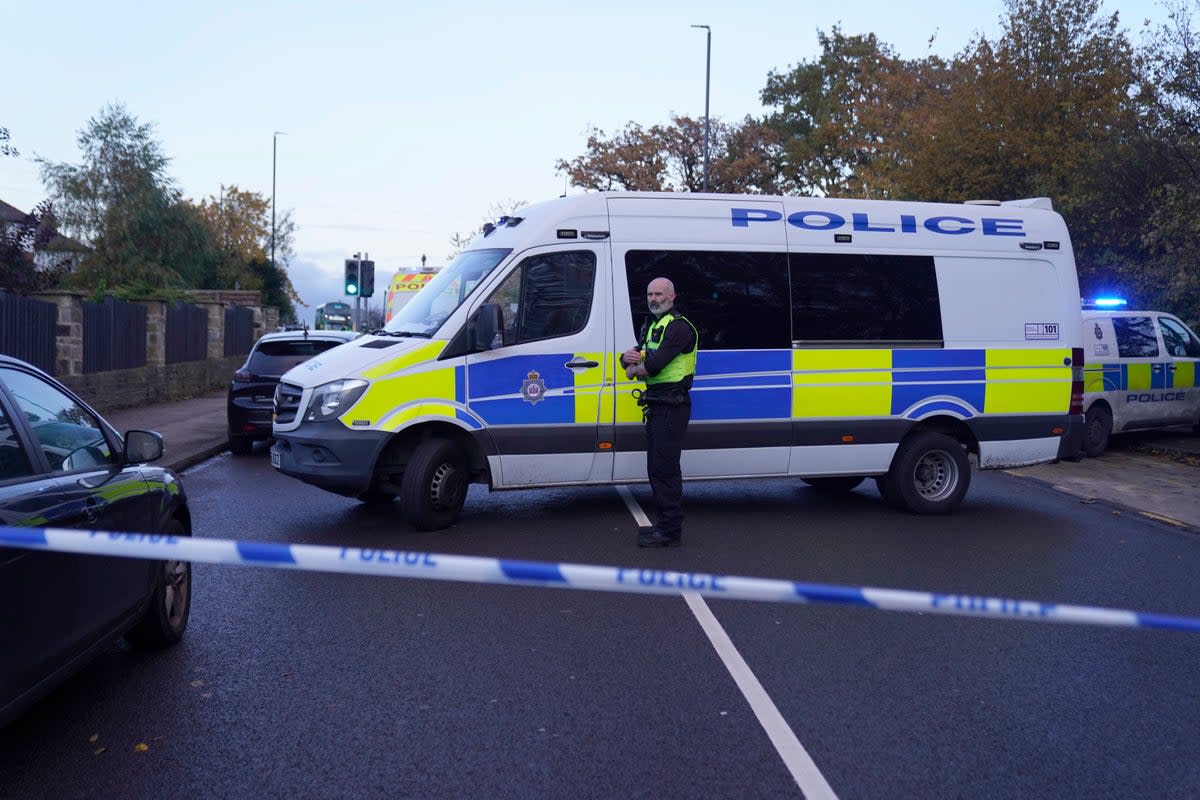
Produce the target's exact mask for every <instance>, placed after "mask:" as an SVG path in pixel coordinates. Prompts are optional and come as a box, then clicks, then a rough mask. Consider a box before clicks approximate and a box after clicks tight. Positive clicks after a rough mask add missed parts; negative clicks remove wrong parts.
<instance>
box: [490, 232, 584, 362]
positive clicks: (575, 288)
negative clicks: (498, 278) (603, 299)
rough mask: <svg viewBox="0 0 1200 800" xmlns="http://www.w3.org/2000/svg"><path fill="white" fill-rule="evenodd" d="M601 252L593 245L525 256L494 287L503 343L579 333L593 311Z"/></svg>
mask: <svg viewBox="0 0 1200 800" xmlns="http://www.w3.org/2000/svg"><path fill="white" fill-rule="evenodd" d="M595 282H596V256H595V254H594V253H592V252H591V251H587V250H584V251H579V252H569V253H546V254H543V255H537V256H532V257H530V258H527V259H525V260H524V261H522V262H521V263H520V264H518V265H517V268H516V269H514V270H513V271H512V272H511V273H510V274H509V276H508V277H507V278H505V279H504V282H503V283H501V284H500V286H499V287H497V288H496V291H494V292H492V295H491V297H489V298H488V302H489V303H495V304H496V305H498V306H500V313H501V317H502V318H501V335H502V339H503V344H504V345H513V344H520V343H521V342H532V341H536V340H538V339H552V338H555V337H557V336H569V335H571V334H573V333H579V332H580V331H581V330H583V328H584V326H585V325H587V321H588V317H589V316H590V314H591V312H592V291H593V287H594V285H595Z"/></svg>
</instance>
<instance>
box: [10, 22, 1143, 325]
mask: <svg viewBox="0 0 1200 800" xmlns="http://www.w3.org/2000/svg"><path fill="white" fill-rule="evenodd" d="M49 9H52V11H48V10H49ZM1102 9H1103V10H1104V11H1105V12H1107V13H1112V12H1117V13H1119V14H1120V20H1121V23H1122V26H1123V27H1125V28H1126V29H1127V30H1128V31H1129V32H1130V37H1131V39H1132V40H1133V41H1134V42H1135V43H1136V42H1140V41H1141V37H1142V30H1143V28H1142V23H1143V21H1144V20H1150V21H1151V22H1152V24H1153V26H1158V25H1161V24H1162V23H1163V22H1165V21H1166V18H1167V12H1166V10H1165V8H1164V7H1163V6H1162V5H1161V0H1104V2H1103V4H1102ZM1003 11H1004V4H1003V2H1002V0H920V2H915V0H910V2H895V0H891V2H884V1H883V0H859V2H856V3H814V2H806V1H805V0H790V2H785V1H783V0H759V2H756V3H731V2H729V0H721V2H716V0H686V1H681V2H677V1H676V0H640V1H639V0H610V1H609V2H606V3H603V4H595V5H593V4H590V3H580V4H568V3H562V2H544V1H543V0H511V2H508V3H494V2H489V3H483V2H474V0H471V1H469V2H456V0H446V1H445V2H440V3H437V2H435V3H428V4H420V5H417V4H414V3H400V2H397V0H378V1H377V0H342V2H336V3H335V2H317V1H316V0H279V1H270V2H264V1H263V0H206V2H203V3H200V2H181V3H174V4H158V5H155V4H146V3H144V2H141V0H138V1H137V2H131V1H130V0H108V2H104V3H96V2H94V0H88V1H87V2H81V1H80V0H65V2H60V3H59V4H57V5H55V6H53V7H48V6H42V5H41V4H39V3H28V2H26V3H17V4H9V5H8V6H7V7H6V8H5V10H4V12H3V14H0V75H3V76H4V79H3V80H2V81H0V127H4V128H8V130H9V133H10V135H11V141H10V142H9V144H10V145H12V146H14V147H16V148H18V149H19V150H20V153H21V155H20V157H19V158H0V200H4V201H5V202H8V203H9V204H11V205H13V206H16V207H17V208H20V209H22V210H30V209H31V208H32V207H33V206H34V205H36V204H37V203H38V202H40V201H42V200H44V199H45V198H46V196H47V193H46V190H45V187H44V185H43V184H42V181H41V178H40V174H39V169H38V167H37V165H36V164H35V163H34V161H33V157H34V156H39V157H42V158H44V159H47V160H49V161H51V162H56V163H62V162H66V163H72V164H78V163H80V161H81V154H80V151H79V148H78V144H77V137H78V134H79V132H80V130H82V129H83V128H84V127H85V126H86V125H87V122H88V120H89V119H91V118H93V117H95V116H97V115H98V114H99V113H100V111H101V110H102V109H103V108H104V107H105V106H106V105H108V104H111V103H120V104H122V105H124V106H125V108H126V110H127V111H128V112H129V113H130V114H132V115H133V116H134V117H135V118H136V119H137V120H138V121H139V122H140V123H151V124H153V126H154V134H155V137H156V139H157V141H158V142H159V144H160V145H161V148H162V152H163V153H164V154H165V155H166V156H168V157H169V158H170V159H171V163H170V166H169V167H168V170H167V172H168V175H169V176H170V177H171V178H173V179H174V180H175V181H176V182H177V183H178V185H179V187H180V189H181V190H182V191H183V194H184V196H185V197H188V198H191V199H193V200H196V201H199V200H202V199H205V198H212V197H216V196H219V194H220V192H221V189H222V187H223V186H224V187H229V186H237V187H238V188H239V189H241V190H243V191H253V192H259V193H260V194H262V195H263V196H264V197H266V198H268V199H270V198H271V197H272V194H273V195H274V200H275V205H276V209H277V213H278V214H280V215H282V214H283V213H284V212H290V213H291V215H292V218H293V220H294V221H295V223H296V226H297V230H296V235H295V248H294V249H295V257H294V258H293V260H292V262H291V265H290V267H289V276H290V277H291V279H292V283H293V285H294V286H295V287H296V289H297V291H298V292H299V294H300V297H301V300H302V301H303V303H305V304H306V305H307V308H305V307H298V308H297V311H298V312H299V316H300V318H301V319H302V320H308V321H310V322H311V318H312V311H313V309H314V308H315V307H316V306H317V305H318V304H320V303H323V302H325V301H327V300H340V299H344V298H343V296H342V284H341V279H342V264H343V260H344V259H346V258H349V257H351V256H353V255H354V254H355V253H364V254H366V255H369V257H370V258H371V259H372V260H373V261H375V264H376V268H375V269H376V287H377V288H376V296H375V298H373V299H372V302H373V304H379V303H381V302H382V295H383V287H385V286H386V282H387V280H388V279H389V278H390V276H391V275H392V274H393V273H394V272H395V271H397V270H400V269H407V268H411V267H414V266H417V265H419V264H420V259H421V256H422V255H425V256H426V257H427V260H428V261H427V263H428V264H429V265H431V266H440V265H443V264H445V262H446V260H447V256H448V255H449V254H450V253H451V252H452V250H453V247H452V245H451V244H450V239H451V237H452V236H454V235H456V234H462V235H466V234H470V233H473V232H476V231H478V229H479V226H480V225H481V224H482V223H483V222H485V221H486V220H487V219H488V217H489V213H490V212H491V210H492V209H493V208H494V207H497V206H502V207H506V208H508V207H515V206H516V205H518V204H524V203H533V202H538V201H541V200H546V199H550V198H553V197H557V196H559V195H561V194H563V193H564V192H568V193H572V194H573V193H577V192H579V191H581V190H579V189H576V188H573V187H568V186H567V185H566V183H565V178H564V176H563V175H562V174H561V173H559V172H558V171H557V170H556V169H555V164H556V162H558V161H559V160H571V159H573V158H575V157H577V156H579V155H582V154H583V153H584V152H585V150H586V141H587V136H588V134H589V132H590V131H591V130H593V129H599V130H602V131H604V132H606V133H607V134H609V135H611V134H614V133H616V132H617V131H619V130H621V129H623V128H624V127H625V126H626V125H627V124H629V123H630V122H637V123H638V124H640V125H643V126H650V125H655V124H660V123H662V124H666V123H669V122H670V119H671V116H672V115H675V114H677V115H682V116H692V117H695V118H698V119H700V118H703V116H704V113H705V89H706V77H705V73H706V66H710V68H711V69H710V74H709V78H708V81H707V86H708V93H709V114H710V116H711V117H712V118H714V119H715V118H720V119H722V120H725V121H728V122H738V121H740V120H742V119H744V118H745V117H746V116H747V115H750V116H756V117H757V116H761V115H763V114H764V113H765V112H766V109H764V108H763V107H762V105H761V104H760V102H759V93H760V92H761V91H762V89H763V87H764V86H765V85H766V81H767V77H768V75H769V74H770V73H771V72H779V73H785V72H787V71H789V70H790V69H791V68H792V67H794V66H795V65H797V64H799V63H801V62H811V61H812V60H814V59H815V58H816V57H817V56H818V55H819V53H820V46H819V43H818V38H817V37H818V31H823V32H826V33H828V32H830V31H831V30H832V29H833V28H834V27H835V26H838V27H840V28H841V30H842V31H843V33H845V34H847V35H853V34H865V33H874V34H875V35H876V36H877V37H878V38H879V39H880V41H882V42H884V43H887V44H888V45H890V46H891V47H892V49H893V50H895V51H896V52H897V53H898V54H899V55H901V56H902V57H905V58H920V57H923V56H926V55H930V54H937V55H941V56H943V57H949V56H952V55H954V54H955V53H958V52H960V51H961V50H962V49H963V48H964V47H965V46H966V45H967V43H968V42H969V41H970V40H971V39H972V38H973V37H974V36H976V35H979V34H982V35H985V36H988V37H989V38H995V37H996V36H997V35H998V33H999V31H1000V23H999V20H1000V18H1001V15H1002V13H1003ZM692 25H708V26H709V27H710V29H711V32H712V39H711V43H712V50H711V60H709V58H708V56H707V53H706V44H707V37H706V33H705V31H704V30H703V29H698V28H693V27H691V26H692ZM276 132H279V133H278V134H277V133H276ZM272 183H274V186H272Z"/></svg>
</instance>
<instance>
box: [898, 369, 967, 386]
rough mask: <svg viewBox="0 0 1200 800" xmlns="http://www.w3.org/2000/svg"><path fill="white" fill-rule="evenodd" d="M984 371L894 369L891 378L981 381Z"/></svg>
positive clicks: (901, 379)
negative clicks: (909, 370)
mask: <svg viewBox="0 0 1200 800" xmlns="http://www.w3.org/2000/svg"><path fill="white" fill-rule="evenodd" d="M985 377H986V376H985V375H984V371H983V370H982V369H975V368H966V369H964V368H959V369H939V370H914V371H911V372H908V371H903V372H902V371H900V370H895V371H893V372H892V379H893V380H895V381H896V383H918V382H919V383H940V382H945V381H982V380H984V379H985Z"/></svg>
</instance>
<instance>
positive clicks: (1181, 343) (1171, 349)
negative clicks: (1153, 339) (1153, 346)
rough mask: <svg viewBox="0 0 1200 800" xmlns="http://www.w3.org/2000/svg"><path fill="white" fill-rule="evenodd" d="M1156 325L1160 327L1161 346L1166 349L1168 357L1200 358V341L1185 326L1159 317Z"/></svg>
mask: <svg viewBox="0 0 1200 800" xmlns="http://www.w3.org/2000/svg"><path fill="white" fill-rule="evenodd" d="M1158 324H1159V325H1160V326H1161V327H1162V337H1163V344H1164V345H1166V347H1167V354H1168V355H1172V356H1182V357H1184V358H1200V339H1197V338H1196V334H1194V333H1192V332H1191V331H1190V330H1188V329H1187V327H1186V326H1185V325H1183V324H1182V323H1180V322H1177V321H1176V320H1173V319H1171V318H1170V317H1159V318H1158Z"/></svg>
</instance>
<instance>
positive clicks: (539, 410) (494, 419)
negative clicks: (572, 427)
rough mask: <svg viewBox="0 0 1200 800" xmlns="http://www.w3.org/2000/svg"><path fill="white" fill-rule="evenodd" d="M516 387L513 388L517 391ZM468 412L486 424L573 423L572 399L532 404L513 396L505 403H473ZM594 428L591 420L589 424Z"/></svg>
mask: <svg viewBox="0 0 1200 800" xmlns="http://www.w3.org/2000/svg"><path fill="white" fill-rule="evenodd" d="M520 388H521V387H520V385H518V386H517V389H518V390H519V389H520ZM471 410H472V411H474V412H475V413H476V414H478V415H479V417H480V418H481V419H483V420H484V421H486V422H487V424H489V425H554V424H559V425H561V424H564V423H573V422H575V398H574V397H573V396H569V397H564V396H562V395H558V396H556V397H547V398H545V399H543V400H539V401H538V402H536V403H531V402H529V401H528V400H526V399H524V398H522V397H517V398H508V399H506V400H474V401H472V403H471ZM591 424H592V425H595V420H593V421H592V423H591Z"/></svg>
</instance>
